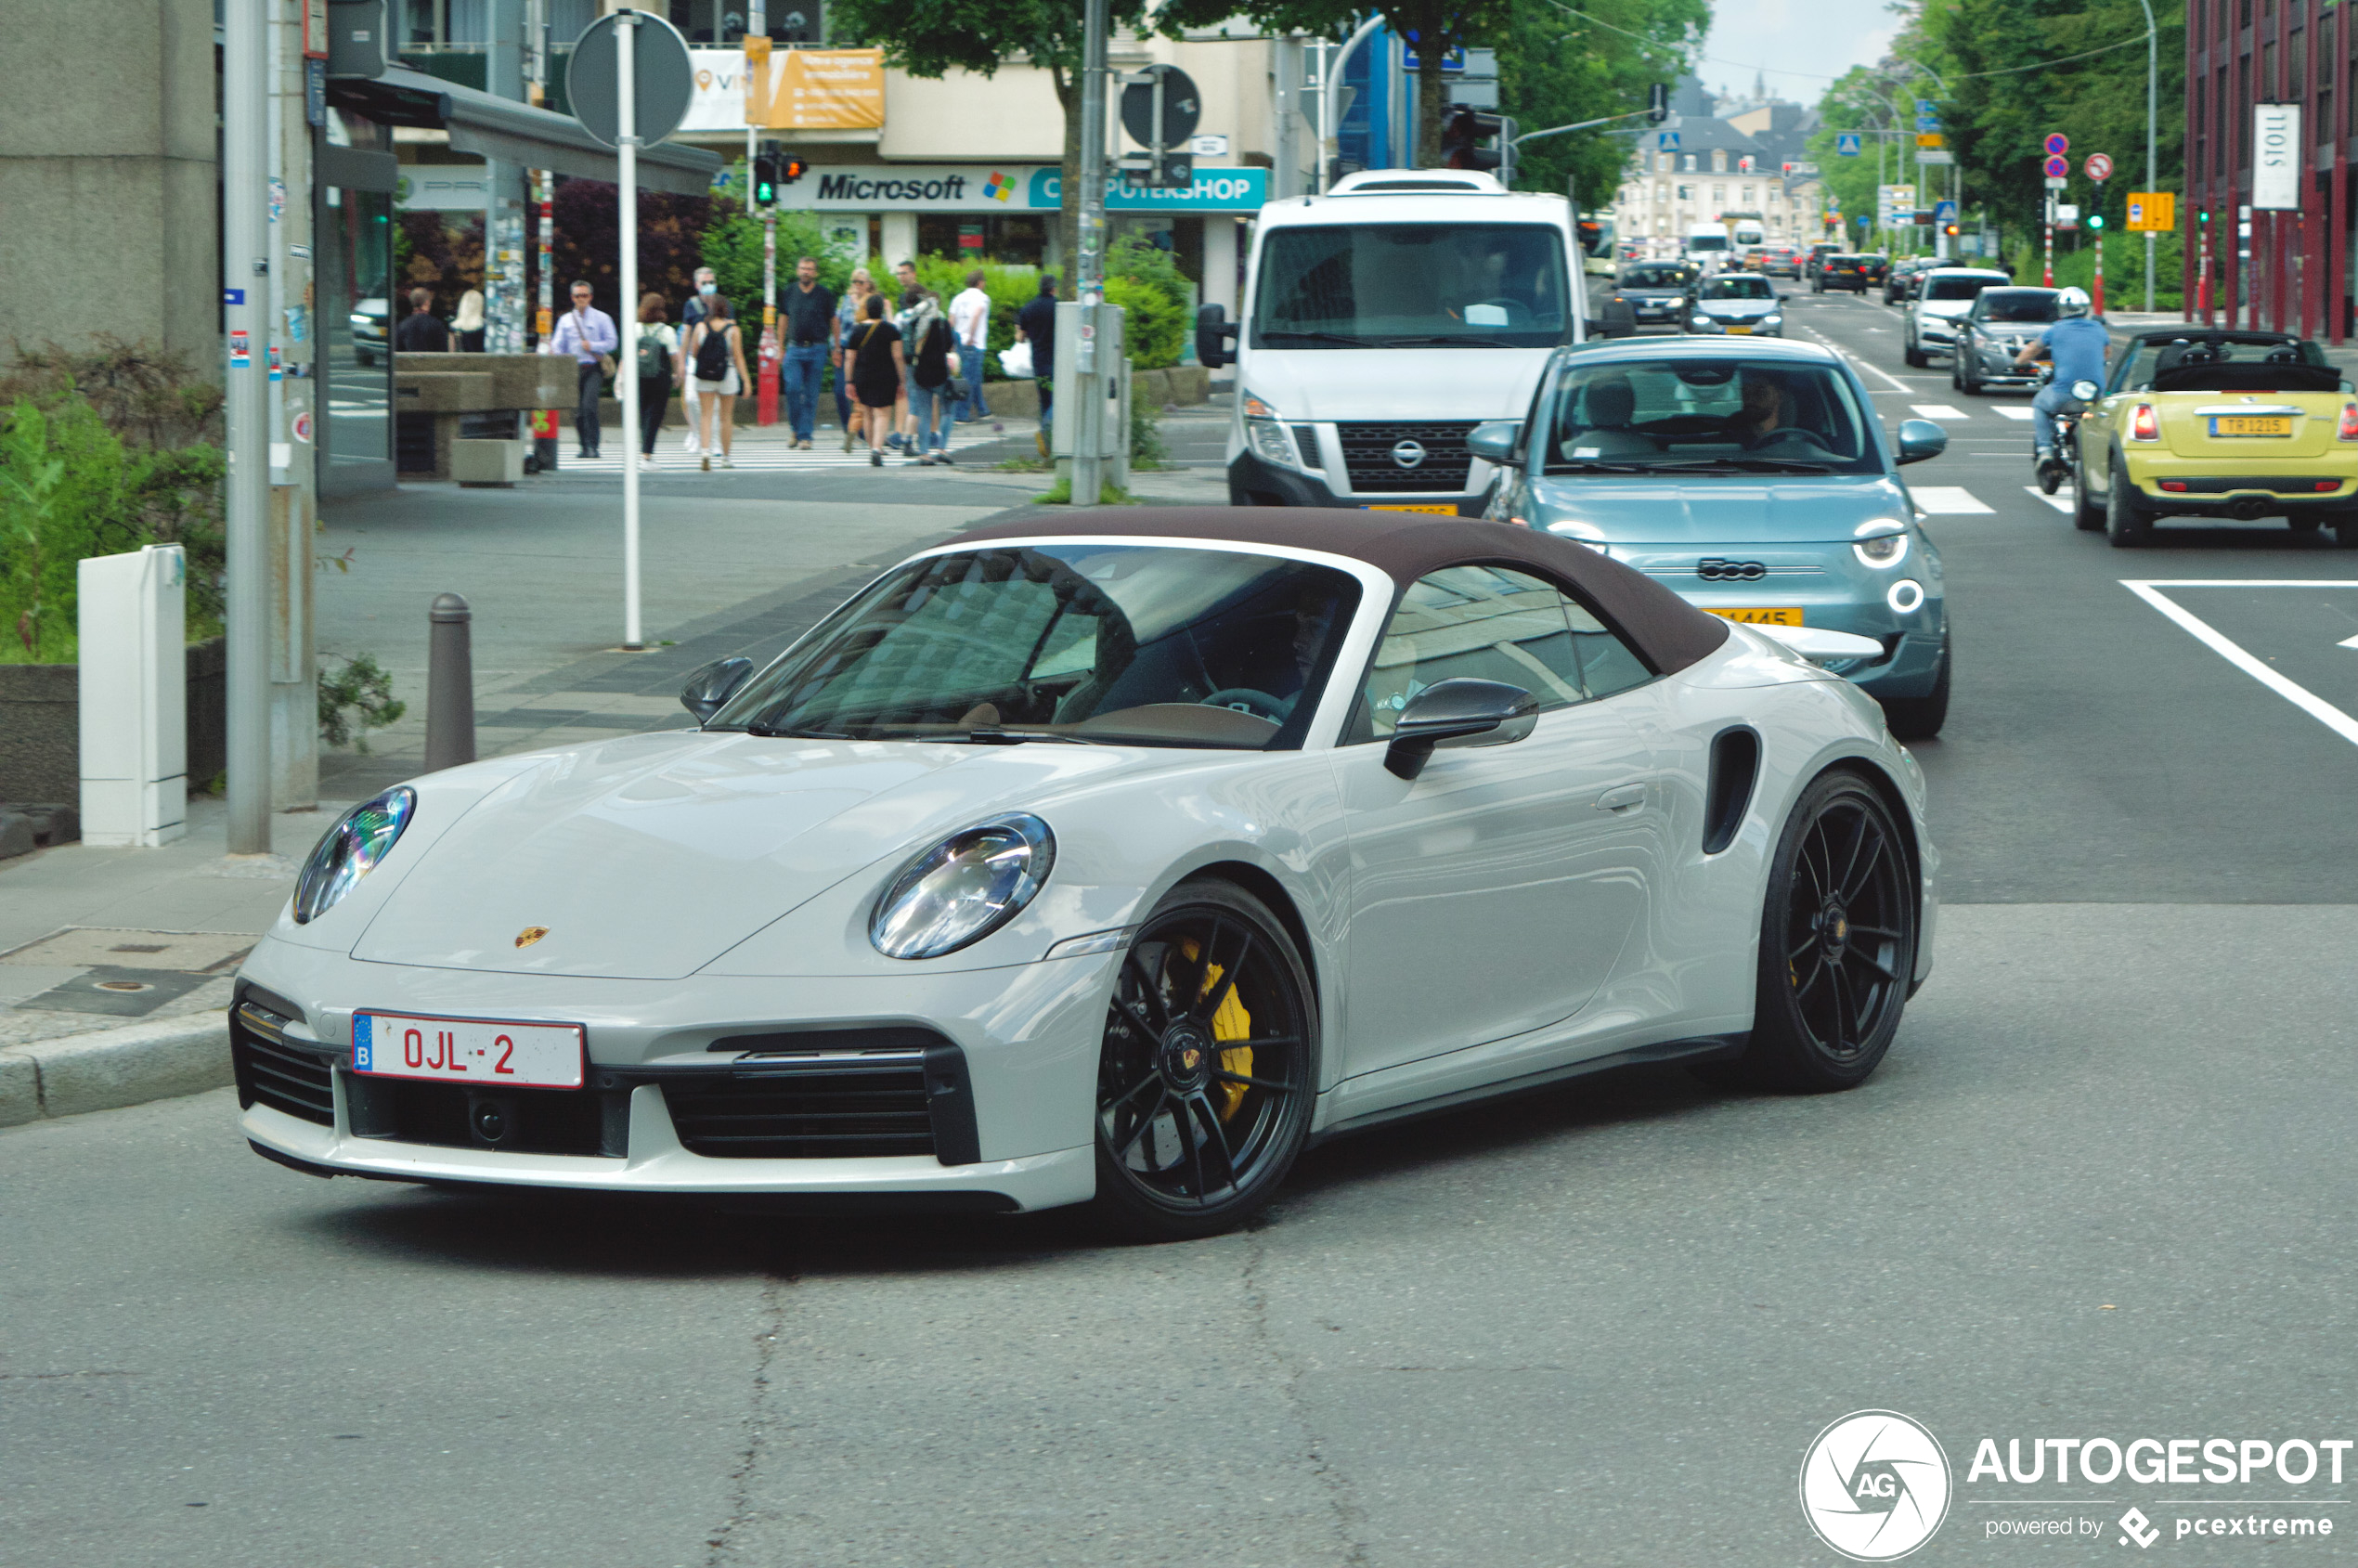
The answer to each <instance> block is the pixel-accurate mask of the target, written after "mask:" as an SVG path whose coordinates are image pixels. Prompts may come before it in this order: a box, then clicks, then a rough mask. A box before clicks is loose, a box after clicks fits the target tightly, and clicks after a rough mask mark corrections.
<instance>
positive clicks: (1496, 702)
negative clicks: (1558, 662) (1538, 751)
mask: <svg viewBox="0 0 2358 1568" xmlns="http://www.w3.org/2000/svg"><path fill="white" fill-rule="evenodd" d="M1538 711H1539V699H1538V698H1536V697H1535V696H1533V695H1532V694H1531V693H1529V692H1526V691H1524V690H1523V689H1522V687H1520V686H1509V685H1508V684H1507V683H1506V682H1505V681H1503V680H1474V679H1472V678H1471V677H1470V676H1464V675H1458V676H1452V677H1451V678H1450V679H1448V680H1438V681H1435V682H1434V683H1433V684H1432V685H1430V686H1428V687H1426V688H1425V689H1424V690H1423V691H1421V692H1419V693H1417V694H1416V695H1415V696H1413V697H1411V698H1410V699H1408V706H1406V707H1405V708H1403V709H1402V710H1401V713H1400V718H1399V719H1397V720H1396V721H1395V722H1394V723H1393V727H1392V745H1391V747H1390V748H1389V749H1388V750H1386V751H1385V752H1384V756H1383V765H1384V768H1385V771H1388V772H1390V773H1392V774H1393V775H1394V776H1395V777H1398V778H1403V779H1413V778H1415V777H1416V776H1417V775H1418V774H1419V773H1421V772H1423V771H1425V764H1426V763H1427V762H1429V761H1431V760H1432V748H1433V747H1434V746H1436V745H1440V744H1441V743H1442V742H1444V741H1454V740H1462V739H1464V738H1466V737H1467V736H1470V735H1491V736H1494V737H1495V738H1494V739H1493V740H1491V741H1490V742H1488V743H1486V744H1488V745H1505V744H1506V743H1508V742H1509V741H1519V740H1521V739H1522V738H1523V736H1525V735H1527V734H1529V733H1531V727H1532V725H1533V723H1534V722H1535V716H1536V715H1537V713H1538Z"/></svg>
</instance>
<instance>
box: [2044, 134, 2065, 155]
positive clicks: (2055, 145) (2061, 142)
mask: <svg viewBox="0 0 2358 1568" xmlns="http://www.w3.org/2000/svg"><path fill="white" fill-rule="evenodd" d="M2044 145H2045V146H2046V149H2047V156H2048V157H2050V158H2061V157H2062V156H2063V155H2064V154H2065V153H2066V152H2069V151H2070V150H2071V138H2070V137H2069V136H2065V135H2064V134H2063V133H2062V132H2061V131H2050V132H2048V133H2047V140H2046V142H2045V144H2044Z"/></svg>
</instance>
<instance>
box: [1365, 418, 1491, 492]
mask: <svg viewBox="0 0 2358 1568" xmlns="http://www.w3.org/2000/svg"><path fill="white" fill-rule="evenodd" d="M1472 429H1473V423H1472V421H1453V422H1451V423H1448V424H1339V425H1337V426H1335V434H1337V435H1338V436H1340V437H1341V441H1342V461H1343V467H1344V468H1345V470H1346V471H1347V472H1348V473H1350V475H1351V489H1352V493H1353V494H1354V495H1371V494H1381V493H1383V492H1386V491H1392V492H1396V493H1417V494H1428V495H1429V494H1432V492H1434V491H1450V492H1457V491H1462V490H1464V489H1465V487H1466V474H1467V473H1468V472H1469V470H1470V469H1471V465H1472V462H1473V459H1472V457H1471V455H1470V454H1469V453H1468V452H1467V451H1466V433H1467V432H1469V431H1471V430H1472ZM1403 442H1414V443H1416V444H1417V445H1418V446H1419V447H1423V448H1424V459H1423V460H1422V461H1420V462H1419V463H1417V464H1416V465H1415V466H1414V467H1409V468H1404V467H1402V466H1401V465H1400V463H1399V461H1398V460H1396V459H1395V458H1394V457H1393V452H1394V451H1395V450H1396V449H1397V448H1398V447H1400V445H1401V444H1402V443H1403Z"/></svg>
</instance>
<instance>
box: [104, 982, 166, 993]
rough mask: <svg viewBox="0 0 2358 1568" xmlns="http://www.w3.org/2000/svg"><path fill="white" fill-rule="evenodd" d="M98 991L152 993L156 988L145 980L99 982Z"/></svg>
mask: <svg viewBox="0 0 2358 1568" xmlns="http://www.w3.org/2000/svg"><path fill="white" fill-rule="evenodd" d="M98 989H99V990H100V991H153V990H155V989H156V988H155V987H153V986H151V985H149V984H148V983H147V982H146V981H145V980H100V981H99V982H98Z"/></svg>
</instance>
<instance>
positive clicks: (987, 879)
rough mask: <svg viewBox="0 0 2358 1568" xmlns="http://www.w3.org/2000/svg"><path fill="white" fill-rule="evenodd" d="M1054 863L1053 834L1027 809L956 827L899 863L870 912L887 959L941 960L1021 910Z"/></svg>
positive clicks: (873, 933)
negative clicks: (902, 862) (897, 869)
mask: <svg viewBox="0 0 2358 1568" xmlns="http://www.w3.org/2000/svg"><path fill="white" fill-rule="evenodd" d="M1055 864H1056V836H1055V835H1054V834H1052V833H1050V832H1049V831H1048V824H1047V823H1043V822H1042V821H1041V820H1040V819H1039V818H1038V817H1035V816H1031V815H1029V814H1027V813H1025V812H1020V811H1018V812H1016V813H1014V814H1012V815H1009V816H1004V817H993V818H992V819H991V821H989V822H987V823H976V824H975V825H974V826H972V827H969V828H962V829H960V830H959V831H958V832H956V833H953V834H952V835H951V836H949V837H947V838H945V839H943V840H942V841H941V842H940V843H939V844H936V845H935V846H934V847H933V848H932V849H927V850H926V852H925V853H924V854H922V855H919V856H917V857H916V858H915V859H914V860H913V861H911V862H909V863H908V864H907V865H904V866H902V867H901V868H900V875H896V876H895V877H894V878H893V879H892V885H891V886H890V887H888V888H886V889H885V890H884V896H883V897H882V898H880V899H878V900H877V901H876V908H875V914H871V915H870V916H869V917H868V940H870V941H872V942H874V943H875V946H876V951H877V952H881V953H883V954H884V955H885V956H886V957H887V958H939V957H940V956H941V955H942V954H944V953H947V952H957V951H958V950H959V949H960V948H962V947H965V946H967V945H969V944H971V943H974V942H978V941H980V940H982V939H983V938H985V937H987V936H989V935H991V932H993V931H995V930H997V929H998V928H999V927H1002V926H1004V925H1005V924H1006V923H1007V922H1008V921H1010V920H1013V919H1014V918H1015V917H1016V916H1017V914H1021V913H1022V911H1023V907H1024V905H1026V904H1028V903H1030V901H1031V900H1032V896H1033V895H1034V894H1036V893H1038V892H1039V891H1040V889H1041V888H1042V887H1043V885H1044V884H1045V883H1046V882H1047V880H1048V870H1049V868H1050V867H1051V866H1053V865H1055Z"/></svg>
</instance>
